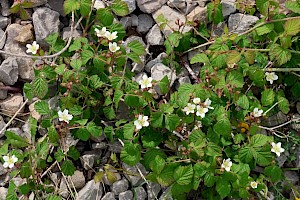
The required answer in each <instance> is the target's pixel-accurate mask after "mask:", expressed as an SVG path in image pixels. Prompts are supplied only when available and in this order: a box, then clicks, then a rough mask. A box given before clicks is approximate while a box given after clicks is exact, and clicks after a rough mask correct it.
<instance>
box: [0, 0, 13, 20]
mask: <svg viewBox="0 0 300 200" xmlns="http://www.w3.org/2000/svg"><path fill="white" fill-rule="evenodd" d="M10 7H11V4H10V1H9V0H1V13H2V16H4V17H7V16H8V15H10V14H11V13H10V11H9V9H10Z"/></svg>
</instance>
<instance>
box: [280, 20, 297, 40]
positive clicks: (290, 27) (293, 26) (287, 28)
mask: <svg viewBox="0 0 300 200" xmlns="http://www.w3.org/2000/svg"><path fill="white" fill-rule="evenodd" d="M299 32H300V19H292V20H288V21H286V22H285V24H284V34H286V35H292V36H293V35H297V33H299Z"/></svg>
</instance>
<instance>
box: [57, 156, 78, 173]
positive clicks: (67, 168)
mask: <svg viewBox="0 0 300 200" xmlns="http://www.w3.org/2000/svg"><path fill="white" fill-rule="evenodd" d="M75 170H76V167H75V166H74V164H73V163H72V161H70V160H69V159H66V160H65V161H64V163H63V164H62V165H61V171H62V173H64V175H66V176H72V175H73V174H74V172H75Z"/></svg>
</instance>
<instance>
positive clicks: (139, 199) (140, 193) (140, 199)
mask: <svg viewBox="0 0 300 200" xmlns="http://www.w3.org/2000/svg"><path fill="white" fill-rule="evenodd" d="M134 193H135V196H136V200H145V199H146V198H147V193H146V191H145V190H144V188H143V187H136V188H134Z"/></svg>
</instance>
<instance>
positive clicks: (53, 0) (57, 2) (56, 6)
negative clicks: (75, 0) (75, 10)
mask: <svg viewBox="0 0 300 200" xmlns="http://www.w3.org/2000/svg"><path fill="white" fill-rule="evenodd" d="M48 4H49V5H50V7H51V9H52V10H55V11H56V12H58V13H59V14H60V15H61V16H65V11H64V0H50V1H49V2H48Z"/></svg>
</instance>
